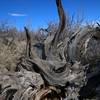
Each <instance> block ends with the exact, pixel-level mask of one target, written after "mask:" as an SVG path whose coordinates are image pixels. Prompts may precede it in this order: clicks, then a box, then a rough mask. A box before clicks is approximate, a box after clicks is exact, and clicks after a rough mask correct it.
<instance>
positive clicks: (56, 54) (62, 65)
mask: <svg viewBox="0 0 100 100" xmlns="http://www.w3.org/2000/svg"><path fill="white" fill-rule="evenodd" d="M56 5H57V9H58V14H59V20H60V22H59V26H58V29H57V31H56V33H55V34H49V35H48V36H47V38H46V40H45V41H44V42H43V43H36V44H35V45H32V43H31V36H30V34H29V30H28V29H27V28H26V27H25V32H26V37H27V45H26V55H25V57H21V58H20V61H19V63H18V64H17V66H16V72H13V73H10V72H7V73H2V72H0V100H64V99H65V100H86V99H93V98H94V99H96V100H98V99H100V78H99V75H100V68H99V67H100V62H99V61H100V25H99V24H98V26H97V27H87V26H86V27H83V28H79V29H78V30H77V31H75V32H74V33H73V34H72V35H71V36H70V37H63V38H62V36H63V34H64V32H63V31H64V29H65V25H66V23H65V22H66V17H65V13H64V10H63V7H62V3H61V0H56Z"/></svg>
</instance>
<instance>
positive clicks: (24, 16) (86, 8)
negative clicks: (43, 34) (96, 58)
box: [0, 0, 100, 29]
mask: <svg viewBox="0 0 100 100" xmlns="http://www.w3.org/2000/svg"><path fill="white" fill-rule="evenodd" d="M62 3H63V6H64V9H65V13H66V14H67V13H68V14H69V15H73V14H77V13H82V14H83V15H84V19H85V20H86V21H92V20H98V21H99V20H100V0H62ZM0 20H9V22H11V24H13V25H14V26H16V27H17V28H19V29H21V28H23V26H24V25H26V24H30V25H32V27H33V29H37V28H40V27H46V26H47V24H48V23H49V22H50V21H54V22H57V21H58V13H57V9H56V4H55V0H1V2H0Z"/></svg>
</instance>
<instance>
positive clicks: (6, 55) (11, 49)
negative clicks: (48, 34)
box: [0, 40, 26, 71]
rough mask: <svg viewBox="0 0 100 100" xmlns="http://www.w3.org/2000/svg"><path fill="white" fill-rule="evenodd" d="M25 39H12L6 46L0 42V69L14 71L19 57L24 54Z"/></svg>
mask: <svg viewBox="0 0 100 100" xmlns="http://www.w3.org/2000/svg"><path fill="white" fill-rule="evenodd" d="M25 47H26V42H25V41H17V40H15V41H13V43H12V44H11V45H10V46H8V45H5V44H4V43H1V42H0V70H1V71H4V69H6V70H8V71H14V70H15V68H16V64H17V63H18V61H19V58H20V57H21V56H23V55H24V54H25Z"/></svg>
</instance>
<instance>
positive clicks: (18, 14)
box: [8, 13, 27, 17]
mask: <svg viewBox="0 0 100 100" xmlns="http://www.w3.org/2000/svg"><path fill="white" fill-rule="evenodd" d="M8 14H9V15H10V16H14V17H24V16H27V15H26V14H21V13H8Z"/></svg>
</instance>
